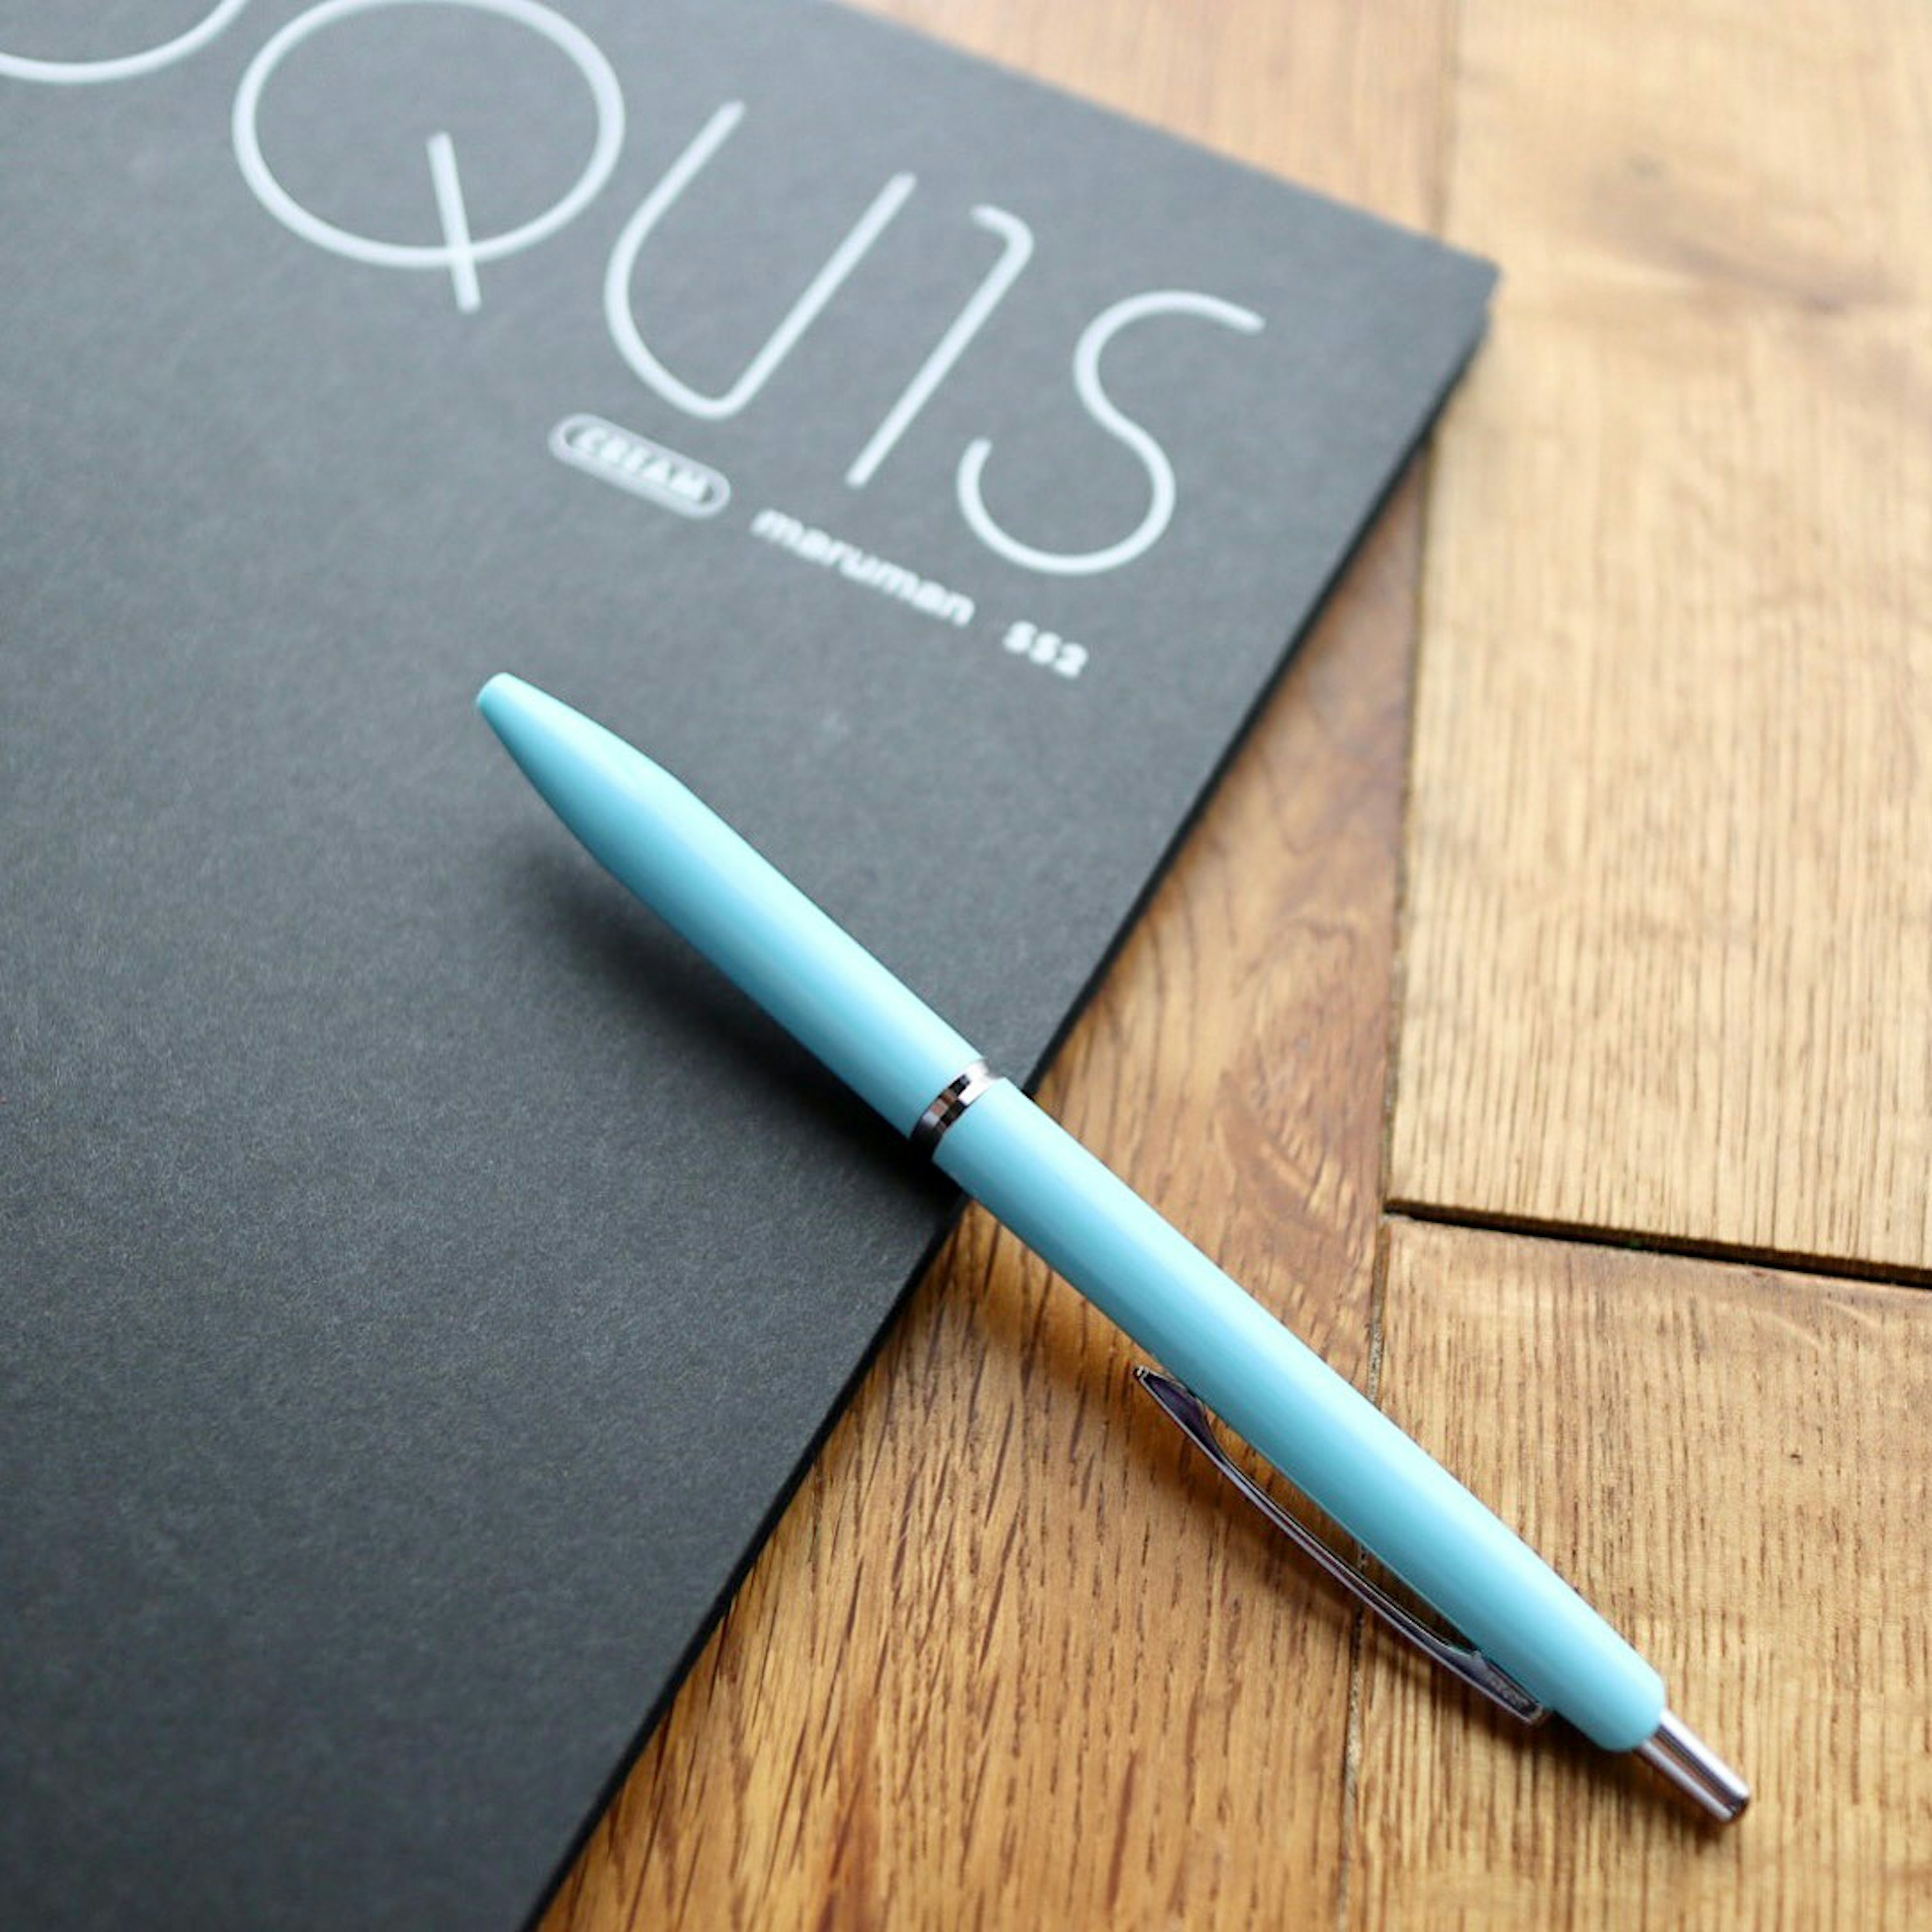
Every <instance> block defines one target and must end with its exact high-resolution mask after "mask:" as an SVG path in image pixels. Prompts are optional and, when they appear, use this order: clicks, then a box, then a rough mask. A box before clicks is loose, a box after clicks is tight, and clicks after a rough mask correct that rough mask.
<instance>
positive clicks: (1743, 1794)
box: [1637, 1710, 1751, 1825]
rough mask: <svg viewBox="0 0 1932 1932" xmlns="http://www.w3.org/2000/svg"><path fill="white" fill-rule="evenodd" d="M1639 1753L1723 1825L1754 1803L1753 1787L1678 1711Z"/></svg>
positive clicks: (1664, 1720) (1669, 1714)
mask: <svg viewBox="0 0 1932 1932" xmlns="http://www.w3.org/2000/svg"><path fill="white" fill-rule="evenodd" d="M1637 1756H1638V1757H1640V1758H1642V1759H1643V1761H1644V1762H1645V1763H1646V1764H1648V1765H1651V1766H1655V1769H1658V1771H1661V1772H1663V1774H1664V1776H1665V1777H1666V1778H1669V1779H1670V1781H1671V1783H1672V1784H1674V1785H1676V1787H1677V1788H1678V1790H1679V1791H1681V1792H1682V1793H1684V1795H1685V1796H1686V1797H1687V1798H1688V1799H1690V1800H1691V1802H1692V1803H1693V1804H1694V1805H1697V1807H1698V1808H1700V1810H1702V1811H1704V1812H1706V1814H1709V1816H1710V1817H1713V1818H1715V1819H1716V1820H1717V1821H1718V1823H1720V1824H1721V1825H1728V1824H1730V1823H1732V1822H1733V1820H1736V1819H1738V1818H1740V1817H1742V1816H1743V1815H1744V1810H1745V1806H1746V1805H1748V1804H1749V1803H1750V1802H1751V1787H1750V1786H1749V1785H1748V1784H1746V1783H1745V1781H1744V1780H1743V1779H1742V1778H1740V1777H1739V1775H1737V1773H1736V1772H1734V1771H1733V1769H1731V1768H1730V1766H1729V1765H1727V1763H1725V1762H1724V1760H1723V1759H1722V1758H1721V1757H1719V1756H1718V1754H1717V1753H1716V1752H1715V1751H1713V1750H1712V1748H1711V1747H1710V1746H1709V1745H1707V1744H1706V1743H1705V1742H1704V1740H1703V1739H1702V1738H1700V1736H1698V1735H1697V1733H1696V1732H1695V1731H1694V1730H1691V1728H1690V1727H1689V1726H1688V1725H1687V1724H1685V1722H1684V1721H1683V1719H1682V1718H1680V1717H1679V1716H1678V1715H1677V1714H1676V1712H1674V1711H1668V1710H1667V1711H1666V1712H1664V1716H1663V1718H1662V1720H1661V1722H1660V1723H1659V1724H1658V1727H1657V1729H1656V1730H1655V1731H1653V1732H1652V1733H1651V1735H1650V1736H1649V1737H1647V1738H1646V1739H1645V1740H1644V1741H1643V1743H1642V1744H1640V1745H1638V1746H1637Z"/></svg>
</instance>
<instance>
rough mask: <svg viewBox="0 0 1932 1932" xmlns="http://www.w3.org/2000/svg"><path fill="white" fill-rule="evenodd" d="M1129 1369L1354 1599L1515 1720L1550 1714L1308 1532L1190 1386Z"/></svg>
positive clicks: (1479, 1656)
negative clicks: (1240, 1460)
mask: <svg viewBox="0 0 1932 1932" xmlns="http://www.w3.org/2000/svg"><path fill="white" fill-rule="evenodd" d="M1134 1373H1135V1375H1136V1376H1137V1377H1138V1378H1139V1381H1140V1385H1141V1387H1142V1388H1144V1389H1145V1390H1146V1391H1147V1392H1148V1394H1149V1395H1151V1396H1152V1397H1154V1400H1155V1401H1156V1402H1157V1403H1160V1406H1161V1408H1162V1409H1163V1411H1164V1412H1166V1415H1167V1416H1168V1417H1169V1420H1171V1421H1172V1422H1173V1424H1174V1425H1175V1427H1176V1428H1178V1430H1180V1431H1181V1433H1182V1434H1183V1435H1184V1436H1186V1437H1187V1439H1188V1440H1189V1441H1190V1442H1192V1443H1193V1445H1194V1446H1195V1447H1196V1448H1197V1449H1199V1451H1201V1453H1202V1454H1203V1455H1204V1456H1205V1457H1207V1458H1208V1461H1209V1462H1211V1463H1213V1464H1214V1466H1215V1468H1216V1469H1218V1470H1220V1472H1221V1474H1222V1475H1224V1476H1225V1477H1226V1478H1227V1479H1228V1481H1229V1482H1231V1483H1232V1484H1234V1486H1235V1488H1236V1489H1237V1490H1239V1491H1240V1492H1241V1494H1242V1495H1243V1496H1245V1497H1246V1498H1247V1499H1248V1501H1249V1502H1251V1503H1253V1505H1254V1506H1255V1508H1256V1509H1258V1510H1259V1511H1261V1513H1262V1515H1263V1516H1265V1517H1267V1519H1268V1521H1269V1522H1270V1523H1272V1524H1274V1526H1275V1528H1276V1529H1278V1530H1280V1532H1281V1533H1282V1535H1284V1536H1285V1537H1286V1538H1288V1539H1289V1541H1290V1542H1291V1543H1292V1544H1295V1547H1297V1548H1298V1550H1301V1552H1302V1553H1303V1554H1304V1556H1308V1557H1310V1559H1313V1561H1314V1562H1316V1563H1317V1564H1319V1565H1320V1566H1321V1568H1322V1569H1323V1570H1324V1571H1326V1572H1327V1573H1328V1575H1329V1576H1331V1577H1333V1578H1334V1580H1335V1581H1336V1582H1337V1583H1339V1584H1340V1585H1341V1586H1342V1587H1343V1589H1345V1590H1346V1591H1347V1592H1349V1595H1351V1596H1352V1597H1353V1598H1355V1600H1356V1601H1357V1602H1358V1603H1359V1604H1362V1605H1363V1606H1364V1607H1365V1608H1366V1609H1367V1610H1371V1611H1373V1613H1375V1614H1376V1616H1379V1617H1380V1618H1381V1619H1382V1622H1384V1623H1385V1624H1387V1625H1388V1627H1389V1628H1391V1630H1393V1631H1394V1632H1395V1633H1396V1634H1397V1636H1398V1637H1403V1638H1405V1639H1406V1640H1407V1641H1408V1642H1409V1643H1412V1644H1413V1645H1414V1646H1415V1648H1416V1649H1418V1650H1419V1651H1421V1652H1422V1654H1423V1655H1424V1656H1425V1657H1427V1658H1429V1659H1430V1661H1432V1662H1433V1663H1436V1664H1440V1665H1441V1666H1442V1668H1443V1669H1444V1670H1446V1671H1448V1673H1450V1674H1451V1676H1454V1677H1457V1678H1460V1679H1461V1680H1462V1682H1464V1683H1465V1684H1466V1685H1469V1688H1471V1689H1472V1690H1473V1691H1481V1693H1482V1694H1483V1695H1484V1697H1487V1698H1488V1699H1489V1700H1490V1703H1493V1704H1494V1705H1496V1706H1497V1707H1498V1709H1501V1710H1504V1711H1507V1712H1508V1713H1509V1715H1511V1717H1512V1718H1516V1719H1517V1720H1518V1721H1519V1722H1520V1723H1523V1724H1541V1723H1542V1722H1543V1721H1544V1718H1547V1717H1548V1716H1549V1715H1550V1707H1549V1706H1548V1705H1547V1704H1539V1703H1538V1702H1537V1701H1536V1700H1535V1698H1534V1697H1532V1696H1531V1695H1530V1694H1529V1692H1528V1691H1526V1690H1525V1689H1524V1688H1523V1686H1522V1685H1520V1684H1519V1683H1518V1682H1517V1681H1516V1679H1514V1677H1512V1676H1510V1674H1509V1673H1508V1672H1507V1671H1506V1670H1502V1668H1501V1667H1499V1666H1498V1665H1496V1664H1492V1663H1491V1662H1490V1660H1489V1659H1488V1658H1487V1657H1485V1656H1484V1655H1483V1654H1482V1652H1481V1651H1479V1650H1477V1649H1473V1648H1472V1646H1469V1644H1466V1643H1457V1642H1454V1641H1453V1640H1451V1639H1450V1638H1448V1637H1442V1636H1439V1635H1438V1634H1436V1632H1435V1631H1433V1630H1431V1629H1430V1628H1429V1626H1428V1625H1427V1624H1425V1623H1424V1622H1422V1620H1421V1619H1420V1618H1419V1617H1417V1616H1414V1615H1412V1613H1410V1612H1409V1610H1406V1609H1404V1608H1403V1606H1402V1605H1401V1604H1399V1603H1397V1601H1396V1600H1395V1599H1394V1598H1393V1597H1391V1595H1389V1594H1388V1592H1387V1591H1386V1590H1384V1589H1380V1588H1379V1587H1378V1586H1376V1584H1374V1583H1371V1582H1370V1580H1369V1579H1368V1578H1367V1577H1364V1575H1363V1574H1361V1571H1358V1570H1357V1569H1356V1568H1354V1566H1353V1565H1351V1564H1349V1563H1348V1562H1345V1561H1344V1560H1343V1559H1342V1558H1341V1557H1340V1556H1337V1555H1336V1553H1335V1552H1334V1550H1331V1549H1330V1548H1329V1547H1328V1544H1325V1543H1324V1542H1323V1541H1322V1539H1321V1538H1319V1536H1317V1535H1316V1534H1315V1533H1314V1532H1313V1531H1312V1530H1310V1529H1307V1528H1305V1527H1304V1526H1303V1525H1302V1524H1301V1523H1297V1522H1296V1521H1295V1518H1294V1517H1292V1516H1290V1515H1289V1514H1288V1512H1287V1511H1286V1510H1284V1509H1283V1508H1281V1506H1280V1505H1279V1504H1278V1503H1277V1502H1275V1500H1274V1498H1273V1497H1272V1496H1270V1495H1269V1494H1268V1492H1267V1491H1266V1490H1264V1489H1262V1487H1260V1486H1259V1484H1256V1483H1255V1482H1253V1481H1251V1480H1250V1478H1249V1477H1248V1475H1247V1472H1245V1471H1244V1470H1243V1469H1241V1468H1240V1467H1239V1466H1238V1465H1237V1464H1235V1463H1234V1462H1233V1461H1232V1460H1231V1458H1230V1457H1229V1454H1228V1452H1227V1451H1226V1450H1225V1449H1223V1448H1222V1447H1221V1445H1220V1442H1218V1441H1217V1439H1216V1438H1215V1435H1214V1421H1213V1418H1211V1416H1210V1415H1208V1411H1207V1409H1206V1408H1205V1406H1204V1405H1203V1404H1202V1400H1201V1399H1200V1397H1199V1396H1197V1395H1196V1394H1195V1393H1194V1391H1193V1390H1192V1389H1190V1388H1186V1387H1184V1385H1182V1384H1181V1383H1180V1382H1176V1381H1175V1379H1174V1378H1173V1377H1172V1376H1166V1375H1163V1374H1162V1373H1161V1372H1160V1370H1158V1369H1150V1368H1137V1369H1136V1370H1135V1371H1134Z"/></svg>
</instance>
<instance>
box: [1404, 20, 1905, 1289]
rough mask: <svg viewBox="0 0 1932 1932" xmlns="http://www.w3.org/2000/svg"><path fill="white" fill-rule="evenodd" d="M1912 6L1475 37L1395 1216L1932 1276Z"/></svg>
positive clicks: (1431, 564) (1455, 215)
mask: <svg viewBox="0 0 1932 1932" xmlns="http://www.w3.org/2000/svg"><path fill="white" fill-rule="evenodd" d="M1928 103H1932V12H1928V10H1927V9H1926V8H1925V7H1924V6H1923V5H1920V4H1918V0H1888V4H1874V5H1867V6H1862V7H1841V6H1838V5H1835V4H1833V0H1768V4H1765V5H1751V6H1749V7H1745V6H1742V5H1737V4H1735V0H1635V3H1634V4H1633V0H1587V4H1579V5H1568V6H1562V7H1538V6H1532V5H1526V4H1523V0H1470V4H1469V5H1468V6H1467V7H1465V9H1464V10H1463V26H1462V28H1461V46H1460V62H1459V69H1458V84H1457V100H1456V108H1455V118H1456V124H1457V130H1456V134H1455V137H1454V163H1453V166H1452V169H1451V199H1450V204H1449V214H1448V232H1449V233H1450V236H1451V239H1454V240H1457V241H1459V242H1463V243H1464V244H1466V245H1470V246H1472V247H1475V248H1479V249H1481V250H1484V251H1487V252H1488V253H1490V254H1493V255H1494V256H1495V257H1497V258H1498V259H1499V260H1500V261H1501V262H1502V263H1503V264H1504V266H1505V287H1504V290H1503V293H1502V299H1501V302H1500V305H1499V310H1498V314H1497V320H1496V326H1495V329H1494V330H1493V334H1492V337H1491V340H1490V345H1489V347H1488V348H1487V350H1485V352H1484V356H1483V357H1482V359H1481V362H1480V364H1479V365H1478V370H1477V371H1476V374H1475V380H1474V381H1473V382H1472V384H1471V385H1470V386H1469V389H1467V390H1466V392H1465V393H1464V395H1463V397H1462V398H1461V399H1460V401H1459V402H1458V404H1457V406H1456V409H1455V412H1454V416H1453V419H1452V425H1453V427H1452V431H1451V434H1449V435H1448V437H1445V440H1444V442H1443V444H1442V449H1441V455H1440V460H1439V462H1438V463H1437V465H1436V469H1435V472H1434V475H1433V487H1432V491H1431V496H1430V511H1429V516H1430V546H1429V556H1428V564H1427V577H1426V588H1425V595H1424V610H1425V611H1426V613H1427V623H1426V628H1425V631H1424V639H1423V643H1422V652H1421V661H1422V670H1421V683H1420V689H1419V695H1418V721H1417V739H1416V748H1415V776H1414V801H1415V802H1414V807H1413V813H1412V832H1411V840H1412V842H1411V847H1410V852H1409V868H1408V876H1409V889H1408V904H1407V916H1406V940H1405V978H1406V999H1405V1010H1404V1014H1403V1023H1402V1030H1401V1036H1400V1037H1401V1046H1400V1053H1399V1056H1398V1068H1399V1101H1398V1104H1397V1109H1396V1113H1395V1121H1394V1136H1393V1148H1392V1155H1391V1186H1392V1191H1393V1193H1394V1197H1395V1199H1396V1200H1397V1202H1399V1203H1400V1202H1408V1203H1413V1204H1417V1205H1426V1206H1427V1207H1428V1208H1431V1209H1448V1210H1451V1211H1455V1212H1457V1213H1458V1214H1467V1215H1469V1216H1472V1217H1475V1218H1478V1219H1494V1218H1496V1217H1513V1218H1518V1219H1521V1220H1528V1221H1533V1222H1542V1223H1551V1224H1556V1225H1562V1226H1571V1227H1576V1228H1586V1229H1629V1230H1641V1231H1643V1232H1646V1233H1647V1234H1649V1235H1653V1236H1656V1235H1662V1236H1667V1237H1670V1238H1674V1239H1681V1240H1683V1241H1686V1242H1690V1243H1703V1244H1718V1245H1721V1246H1723V1247H1727V1248H1733V1249H1736V1250H1739V1251H1742V1252H1745V1253H1751V1254H1754V1255H1777V1256H1787V1257H1792V1258H1798V1259H1803V1258H1808V1257H1815V1258H1821V1259H1829V1260H1831V1261H1834V1262H1855V1263H1859V1264H1864V1265H1875V1266H1878V1267H1891V1268H1907V1269H1911V1270H1924V1269H1927V1268H1932V863H1928V861H1927V854H1928V852H1932V712H1928V709H1927V694H1928V692H1932V626H1928V625H1927V622H1926V613H1927V610H1928V609H1932V170H1928V169H1927V167H1926V166H1925V164H1924V161H1925V156H1926V154H1927V151H1932V125H1928V115H1932V108H1928Z"/></svg>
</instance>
